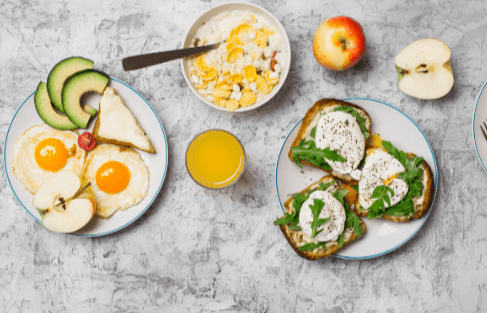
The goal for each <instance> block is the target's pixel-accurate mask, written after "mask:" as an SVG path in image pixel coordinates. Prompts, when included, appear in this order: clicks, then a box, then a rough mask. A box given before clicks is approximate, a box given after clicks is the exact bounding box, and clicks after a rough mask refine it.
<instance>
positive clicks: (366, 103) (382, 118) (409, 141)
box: [276, 98, 438, 260]
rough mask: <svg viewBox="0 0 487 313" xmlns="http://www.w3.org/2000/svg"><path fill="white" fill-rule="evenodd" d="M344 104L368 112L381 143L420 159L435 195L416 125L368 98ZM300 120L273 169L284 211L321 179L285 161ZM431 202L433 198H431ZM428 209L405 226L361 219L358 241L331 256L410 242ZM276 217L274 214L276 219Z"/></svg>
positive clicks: (373, 252) (428, 154)
mask: <svg viewBox="0 0 487 313" xmlns="http://www.w3.org/2000/svg"><path fill="white" fill-rule="evenodd" d="M343 100H345V101H348V102H351V103H354V104H356V105H358V106H360V107H362V108H363V109H364V110H365V111H367V113H369V115H370V117H371V120H372V128H371V131H372V132H373V133H378V134H380V135H381V137H382V139H383V140H388V141H391V142H392V143H393V144H394V146H395V147H396V148H398V149H399V150H403V151H405V152H413V153H415V154H416V155H418V156H422V157H423V158H424V159H425V161H426V162H427V163H428V165H429V166H430V167H431V168H432V170H433V174H434V178H435V195H436V188H437V173H438V170H437V167H436V160H435V156H434V154H433V150H432V149H431V146H430V144H429V142H428V139H426V136H425V135H424V134H423V132H422V131H421V129H420V128H419V127H418V125H416V123H415V122H414V121H413V120H411V119H410V118H409V117H408V116H407V115H406V114H404V113H403V112H402V111H400V110H399V109H396V108H395V107H393V106H391V105H389V104H387V103H384V102H380V101H377V100H372V99H364V98H348V99H343ZM301 122H302V119H301V120H300V121H299V122H298V123H297V124H296V125H295V126H294V128H293V129H292V130H291V132H290V133H289V135H288V136H287V138H286V140H285V141H284V144H283V145H282V148H281V151H280V153H279V158H278V160H277V166H276V189H277V197H278V199H279V203H280V205H281V209H282V210H283V211H284V208H283V203H284V202H286V200H287V199H289V197H290V196H291V195H292V194H293V193H295V192H298V191H301V190H303V189H305V188H306V187H307V186H308V185H310V184H311V183H313V182H315V181H317V180H318V179H320V178H321V177H323V176H324V172H323V171H321V170H319V169H317V168H311V167H306V166H303V169H301V168H299V167H298V166H297V165H296V164H295V163H294V162H292V161H291V160H290V159H289V158H288V155H287V154H288V152H289V149H290V148H291V145H292V143H293V141H294V139H295V138H296V135H297V134H298V130H299V127H300V126H301ZM433 202H434V198H433ZM432 209H433V205H432V206H431V208H430V210H429V211H428V212H427V213H426V214H425V215H424V216H423V217H422V218H420V219H416V220H411V221H410V222H407V223H394V222H391V221H388V220H368V219H367V218H362V220H363V221H364V222H365V224H366V226H367V232H366V233H365V235H364V237H363V238H361V239H360V240H358V241H356V242H353V243H352V244H350V245H349V246H346V247H344V248H343V249H340V250H338V252H337V253H336V254H334V255H335V257H338V258H343V259H355V260H361V259H370V258H375V257H378V256H381V255H384V254H386V253H389V252H391V251H394V250H395V249H397V248H399V247H400V246H402V245H403V244H404V243H406V242H407V241H408V240H409V239H411V238H412V237H413V236H414V235H415V234H416V233H417V232H418V231H419V230H420V229H421V227H422V226H423V225H424V222H425V221H426V219H427V218H428V216H429V214H430V212H431V210H432ZM277 217H278V216H277V215H276V218H277Z"/></svg>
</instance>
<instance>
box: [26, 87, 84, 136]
mask: <svg viewBox="0 0 487 313" xmlns="http://www.w3.org/2000/svg"><path fill="white" fill-rule="evenodd" d="M34 103H35V106H36V110H37V113H39V116H40V117H41V118H42V120H43V121H44V122H46V123H47V124H48V125H50V126H52V127H54V128H57V129H75V128H78V126H77V125H76V124H74V123H73V122H71V120H70V119H69V118H68V117H67V116H66V115H64V114H60V113H58V112H56V110H54V108H53V107H52V104H51V100H50V99H49V94H48V92H47V86H46V84H44V83H43V82H40V83H39V85H38V86H37V90H36V94H35V96H34Z"/></svg>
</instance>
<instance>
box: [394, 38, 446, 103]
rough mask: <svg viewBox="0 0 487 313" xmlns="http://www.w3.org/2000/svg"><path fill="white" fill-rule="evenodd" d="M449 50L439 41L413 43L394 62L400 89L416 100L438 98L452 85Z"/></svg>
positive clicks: (426, 39) (428, 39)
mask: <svg viewBox="0 0 487 313" xmlns="http://www.w3.org/2000/svg"><path fill="white" fill-rule="evenodd" d="M450 56H451V52H450V48H448V46H447V45H446V44H445V43H444V42H443V41H441V40H437V39H432V38H425V39H420V40H416V41H414V42H413V43H411V44H410V45H408V46H407V47H406V48H404V49H403V50H402V51H401V52H399V53H398V54H397V55H396V57H395V59H394V63H396V69H397V73H398V75H399V77H398V79H397V80H398V85H399V89H400V90H401V91H402V92H404V93H405V94H407V95H409V96H411V97H414V98H418V99H438V98H441V97H443V96H444V95H446V94H447V93H448V92H449V91H450V90H451V88H452V86H453V72H452V70H451V66H450Z"/></svg>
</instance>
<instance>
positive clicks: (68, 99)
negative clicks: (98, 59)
mask: <svg viewBox="0 0 487 313" xmlns="http://www.w3.org/2000/svg"><path fill="white" fill-rule="evenodd" d="M109 81H110V77H109V76H108V75H106V74H105V73H102V72H99V71H95V70H85V71H82V72H78V73H75V74H73V75H72V76H70V77H69V78H68V79H66V81H65V83H64V87H63V90H62V93H61V98H62V103H63V107H64V112H65V113H66V115H67V116H68V117H69V119H70V120H71V122H73V123H74V124H76V125H78V126H79V127H81V128H86V126H87V125H88V122H89V121H90V118H91V116H92V114H93V113H92V112H89V113H88V112H86V111H85V110H83V109H82V108H81V104H80V100H81V96H83V94H85V93H87V92H91V91H94V92H97V93H99V94H102V93H103V90H105V87H106V86H107V85H108V82H109ZM88 108H90V107H88ZM91 109H93V108H91ZM93 110H94V109H93Z"/></svg>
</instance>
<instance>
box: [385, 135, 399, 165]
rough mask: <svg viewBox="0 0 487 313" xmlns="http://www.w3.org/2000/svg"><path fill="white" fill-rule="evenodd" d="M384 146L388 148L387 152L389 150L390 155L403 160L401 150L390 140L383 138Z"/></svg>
mask: <svg viewBox="0 0 487 313" xmlns="http://www.w3.org/2000/svg"><path fill="white" fill-rule="evenodd" d="M382 146H383V147H384V149H386V151H387V152H389V154H390V155H392V156H393V157H395V158H396V159H398V160H399V161H401V160H400V158H399V150H397V149H396V148H395V147H394V146H393V145H392V143H391V142H390V141H385V140H383V141H382ZM401 163H402V162H401Z"/></svg>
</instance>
